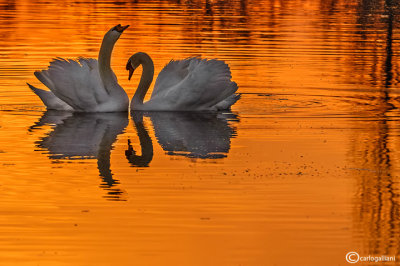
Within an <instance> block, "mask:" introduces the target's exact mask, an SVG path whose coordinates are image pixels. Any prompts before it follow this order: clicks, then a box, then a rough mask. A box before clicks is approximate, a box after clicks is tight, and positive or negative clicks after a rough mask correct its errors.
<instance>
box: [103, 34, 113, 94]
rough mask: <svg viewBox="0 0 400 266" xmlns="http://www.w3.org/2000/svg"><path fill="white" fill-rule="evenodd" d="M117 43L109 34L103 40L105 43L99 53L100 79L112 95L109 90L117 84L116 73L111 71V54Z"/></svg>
mask: <svg viewBox="0 0 400 266" xmlns="http://www.w3.org/2000/svg"><path fill="white" fill-rule="evenodd" d="M116 41H117V39H114V38H111V37H110V36H109V35H108V34H106V35H105V36H104V38H103V42H102V43H101V47H100V52H99V73H100V78H101V80H102V81H103V84H104V87H105V88H106V90H107V91H108V93H111V91H109V88H110V87H111V86H113V85H115V83H116V80H115V77H114V73H113V71H112V69H111V54H112V51H113V48H114V45H115V43H116Z"/></svg>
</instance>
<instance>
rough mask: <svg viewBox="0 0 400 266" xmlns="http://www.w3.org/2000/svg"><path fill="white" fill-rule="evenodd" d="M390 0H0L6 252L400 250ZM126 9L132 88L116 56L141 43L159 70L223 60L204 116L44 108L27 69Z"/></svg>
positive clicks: (150, 258) (163, 260)
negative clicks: (220, 107) (216, 105)
mask: <svg viewBox="0 0 400 266" xmlns="http://www.w3.org/2000/svg"><path fill="white" fill-rule="evenodd" d="M394 2H395V1H389V0H386V1H379V0H376V1H368V0H365V1H344V0H342V1H340V0H339V1H330V0H329V1H326V0H325V1H317V0H306V1H304V0H289V1H277V0H262V1H255V0H235V1H228V0H226V1H217V0H214V1H211V0H209V1H205V0H202V1H197V0H192V1H183V0H182V1H141V0H138V1H123V0H122V1H114V2H107V1H104V2H97V3H96V1H90V0H89V1H83V2H80V1H64V2H62V3H60V2H58V1H53V0H50V1H27V0H21V1H4V0H1V1H0V24H1V29H0V36H1V38H0V211H1V215H0V265H255V266H258V265H347V262H346V260H345V255H346V253H348V252H350V251H356V252H358V253H359V254H360V255H362V256H368V255H374V256H375V255H376V256H380V255H386V256H397V255H398V253H399V250H400V240H399V239H400V236H399V228H400V223H399V215H400V214H399V210H400V200H399V174H400V171H399V170H400V169H399V166H398V165H397V162H398V161H399V159H400V152H399V148H400V146H399V145H400V126H399V122H400V119H399V118H400V116H399V109H398V108H399V106H400V103H399V99H400V98H399V96H400V90H399V71H400V65H399V62H400V61H399V51H400V42H399V39H400V38H399V36H400V31H399V25H400V9H399V7H398V5H397V4H395V3H394ZM119 23H121V24H122V25H125V24H130V25H131V26H130V28H128V29H127V30H126V31H125V32H124V33H123V35H122V36H121V38H120V40H119V41H118V43H117V45H116V47H115V49H114V52H113V61H112V65H113V69H114V71H115V73H116V74H117V76H118V77H119V82H120V84H121V85H122V86H123V87H124V88H125V89H126V90H127V92H128V94H129V96H130V97H131V96H132V95H133V93H134V90H135V88H136V86H137V84H138V80H139V76H140V72H139V73H137V74H136V73H135V75H134V78H133V81H131V82H128V80H127V76H128V73H127V72H126V71H125V69H124V67H125V64H126V60H127V59H128V58H129V57H130V56H131V55H132V54H133V53H135V52H138V51H144V52H147V53H148V54H150V55H151V56H152V58H153V60H154V62H155V67H156V71H155V72H156V73H158V72H159V71H160V70H161V69H162V67H163V66H164V65H165V64H166V63H168V62H169V60H171V59H180V58H185V57H188V56H195V55H200V56H203V57H207V58H219V59H222V60H225V61H226V62H227V63H228V64H229V65H230V67H231V70H232V76H233V80H235V81H236V82H237V84H238V85H239V92H241V93H242V99H241V100H240V101H239V102H237V103H236V104H235V105H234V106H233V108H232V113H223V114H215V115H210V114H187V113H134V114H132V115H130V116H128V114H122V115H121V114H88V115H72V114H68V113H67V114H66V113H59V112H58V113H57V112H47V113H46V112H45V108H44V107H43V105H42V103H41V102H40V100H39V98H37V97H36V96H35V95H34V94H33V93H32V92H31V91H30V90H29V89H28V87H27V86H26V84H25V83H26V82H29V83H32V84H33V85H35V86H39V87H41V88H43V86H42V85H41V84H40V82H38V81H37V80H36V79H35V77H34V75H33V72H34V71H35V70H40V69H42V68H45V67H46V66H47V64H48V62H49V61H50V60H51V59H52V58H54V57H67V58H68V57H78V56H85V57H97V53H98V48H99V45H100V42H101V39H102V36H103V34H104V33H105V32H106V31H107V30H108V29H109V28H111V27H112V26H114V25H116V24H119ZM397 260H398V261H400V257H398V258H397ZM359 264H361V263H359ZM373 265H377V263H375V264H373ZM385 265H390V263H386V264H385Z"/></svg>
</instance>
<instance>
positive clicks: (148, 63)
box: [132, 53, 154, 104]
mask: <svg viewBox="0 0 400 266" xmlns="http://www.w3.org/2000/svg"><path fill="white" fill-rule="evenodd" d="M136 56H137V59H138V60H139V62H140V64H141V65H142V67H143V71H142V77H141V78H140V82H139V85H138V88H137V90H136V92H135V95H133V98H132V104H143V100H144V96H145V95H146V93H147V91H148V90H149V88H150V84H151V82H152V81H153V76H154V64H153V60H151V57H150V56H149V55H148V54H146V53H137V54H136Z"/></svg>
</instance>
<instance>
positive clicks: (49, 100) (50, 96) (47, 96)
mask: <svg viewBox="0 0 400 266" xmlns="http://www.w3.org/2000/svg"><path fill="white" fill-rule="evenodd" d="M35 74H36V72H35ZM26 84H27V85H28V87H29V88H30V89H31V90H32V91H33V92H34V93H35V94H36V95H37V96H39V98H40V99H41V100H42V102H43V103H44V105H46V107H47V109H49V110H61V111H72V110H73V109H72V107H71V106H69V105H68V104H67V103H65V102H63V101H62V100H60V99H59V98H57V97H56V96H55V95H54V93H52V92H51V91H45V90H41V89H38V88H36V87H34V86H32V85H31V84H29V83H26Z"/></svg>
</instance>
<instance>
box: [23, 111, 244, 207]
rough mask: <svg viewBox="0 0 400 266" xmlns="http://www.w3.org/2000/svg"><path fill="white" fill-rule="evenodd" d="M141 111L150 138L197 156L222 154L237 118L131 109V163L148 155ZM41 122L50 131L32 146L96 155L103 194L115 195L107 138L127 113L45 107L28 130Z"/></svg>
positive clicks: (68, 155) (144, 161) (55, 154)
mask: <svg viewBox="0 0 400 266" xmlns="http://www.w3.org/2000/svg"><path fill="white" fill-rule="evenodd" d="M144 116H145V117H149V118H150V119H151V122H152V125H153V129H154V132H155V136H156V139H157V141H158V143H159V144H160V145H161V147H162V148H163V150H164V151H165V152H166V153H167V154H168V155H174V156H184V157H188V158H198V159H218V158H225V157H226V156H227V154H228V153H229V149H230V141H231V138H233V137H235V135H236V130H235V128H234V127H233V126H232V125H231V124H230V123H233V122H238V121H239V120H238V118H237V116H236V115H235V114H232V113H196V112H138V111H135V112H132V113H131V117H132V121H133V124H134V127H135V129H136V133H137V136H138V139H139V145H140V147H141V154H140V155H137V153H136V151H135V150H134V149H133V147H132V144H131V140H130V139H128V149H127V150H126V151H125V156H126V158H127V160H128V161H129V163H130V164H131V165H132V166H134V167H148V166H149V165H150V163H151V161H152V159H153V153H154V152H153V141H152V139H151V137H150V135H149V133H148V130H147V129H146V128H145V126H144V124H143V117H144ZM47 125H51V126H53V128H52V130H51V132H49V133H47V134H46V135H45V136H44V137H41V138H40V140H39V141H37V142H36V146H37V147H38V148H40V150H45V151H46V152H48V154H49V155H48V156H49V158H50V159H51V160H55V161H57V160H60V159H67V160H87V159H96V160H97V166H98V170H99V174H100V176H101V177H102V184H101V187H102V188H104V189H105V190H107V194H108V195H107V198H108V199H110V200H118V199H120V197H119V196H120V195H121V194H122V192H121V191H120V190H119V189H118V188H114V186H115V185H117V184H119V181H118V180H117V179H116V178H115V177H113V173H112V171H111V163H110V158H111V150H112V147H113V143H114V142H115V141H116V140H117V136H118V135H120V134H122V133H123V132H124V129H125V128H126V126H127V125H128V118H127V113H88V114H85V113H69V112H60V111H46V112H45V113H44V114H43V116H42V117H41V118H40V119H39V121H38V122H36V123H35V124H34V125H32V126H31V127H30V128H29V132H31V133H34V132H35V130H39V129H41V128H42V127H44V126H47Z"/></svg>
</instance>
